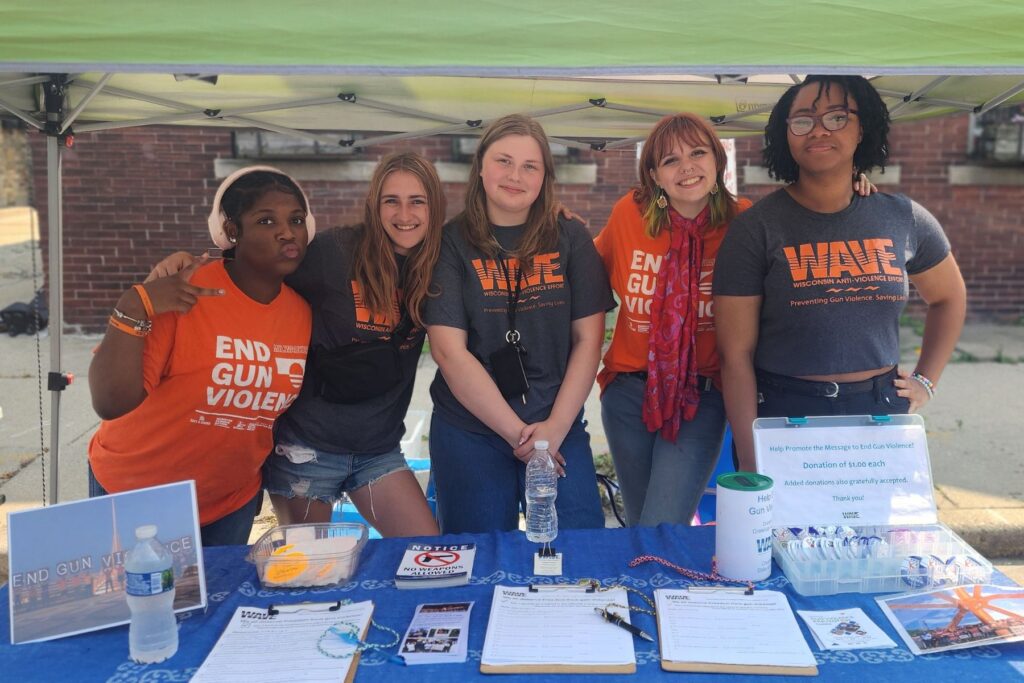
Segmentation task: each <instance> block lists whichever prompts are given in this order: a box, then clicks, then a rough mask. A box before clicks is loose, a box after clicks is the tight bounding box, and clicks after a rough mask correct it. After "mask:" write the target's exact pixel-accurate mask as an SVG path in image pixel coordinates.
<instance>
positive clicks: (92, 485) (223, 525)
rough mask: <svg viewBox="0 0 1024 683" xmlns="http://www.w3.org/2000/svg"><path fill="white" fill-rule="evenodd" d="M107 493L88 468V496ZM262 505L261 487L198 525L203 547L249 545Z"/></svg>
mask: <svg viewBox="0 0 1024 683" xmlns="http://www.w3.org/2000/svg"><path fill="white" fill-rule="evenodd" d="M105 495H107V490H106V489H104V488H103V486H102V485H101V484H100V483H99V482H98V481H97V480H96V476H95V475H94V474H93V473H92V468H91V467H90V468H89V497H90V498H96V497H97V496H105ZM262 507H263V489H260V490H259V491H257V492H256V495H255V496H253V498H252V500H250V501H249V502H248V503H246V504H245V505H243V506H242V507H240V508H238V509H237V510H235V511H234V512H231V513H229V514H227V515H224V516H223V517H221V518H220V519H218V520H215V521H213V522H210V523H209V524H206V525H204V526H201V527H199V536H200V538H201V539H202V542H203V547H204V548H209V547H210V546H214V545H249V535H250V534H251V533H252V523H253V521H254V520H255V519H256V515H258V514H259V513H260V508H262Z"/></svg>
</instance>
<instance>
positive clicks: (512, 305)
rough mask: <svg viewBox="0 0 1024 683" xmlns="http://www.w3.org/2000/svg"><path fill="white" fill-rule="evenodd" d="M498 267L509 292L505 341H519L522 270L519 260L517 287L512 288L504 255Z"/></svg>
mask: <svg viewBox="0 0 1024 683" xmlns="http://www.w3.org/2000/svg"><path fill="white" fill-rule="evenodd" d="M498 267H499V268H501V274H502V275H504V276H505V291H506V292H507V293H508V304H507V307H506V311H507V312H508V333H506V334H505V341H507V342H508V343H509V344H518V343H519V339H520V337H519V330H517V329H516V308H518V306H519V293H520V292H521V291H522V282H523V280H522V270H521V269H520V268H519V264H518V262H517V263H516V287H515V290H514V291H513V289H512V278H510V277H509V274H508V264H507V263H506V262H505V259H504V257H502V258H499V259H498Z"/></svg>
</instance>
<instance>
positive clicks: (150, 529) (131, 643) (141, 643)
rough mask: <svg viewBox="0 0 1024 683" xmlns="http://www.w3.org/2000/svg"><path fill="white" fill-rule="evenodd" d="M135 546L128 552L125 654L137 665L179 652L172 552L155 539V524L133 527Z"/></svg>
mask: <svg viewBox="0 0 1024 683" xmlns="http://www.w3.org/2000/svg"><path fill="white" fill-rule="evenodd" d="M135 539H136V542H135V547H134V548H132V549H131V550H130V551H129V552H128V557H127V558H126V559H125V562H124V568H125V574H126V577H127V581H128V583H127V593H128V609H129V610H131V613H132V621H131V625H130V626H129V627H128V653H129V655H130V656H131V658H132V659H133V660H135V661H136V662H138V663H139V664H154V663H156V662H162V661H164V660H165V659H167V658H168V657H170V656H171V655H173V654H174V653H175V652H177V651H178V620H177V619H176V618H175V616H174V568H173V564H174V562H173V560H172V558H171V554H170V553H169V552H167V548H165V547H164V546H163V545H162V544H161V543H160V541H158V540H156V526H155V525H153V524H147V525H145V526H140V527H138V528H136V529H135Z"/></svg>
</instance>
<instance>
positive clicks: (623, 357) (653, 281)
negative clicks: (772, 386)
mask: <svg viewBox="0 0 1024 683" xmlns="http://www.w3.org/2000/svg"><path fill="white" fill-rule="evenodd" d="M750 205H751V204H750V202H749V201H748V200H746V199H741V200H740V211H746V210H747V209H749V208H750ZM726 228H727V226H722V227H719V228H717V229H715V230H712V231H710V232H708V233H707V234H706V235H705V236H704V259H703V262H702V263H701V268H700V299H699V301H698V303H697V333H696V334H697V348H696V353H697V372H698V374H700V375H702V376H704V377H710V378H711V379H712V380H714V382H715V385H716V386H720V385H721V366H720V363H719V360H718V349H717V348H716V344H717V340H716V338H715V317H714V312H713V310H712V309H713V301H712V297H711V277H712V274H713V273H714V270H715V259H716V257H717V256H718V248H719V247H720V246H721V244H722V238H723V237H725V231H726ZM670 242H671V236H670V233H669V231H668V230H662V231H661V233H660V234H659V235H658V236H657V237H655V238H653V239H652V238H650V237H648V236H647V233H646V232H645V231H644V218H643V215H642V214H641V213H640V207H638V206H637V204H636V202H635V201H634V200H633V192H632V191H630V192H629V193H627V194H626V195H625V196H624V197H622V198H621V199H619V201H618V202H616V203H615V206H614V207H613V208H612V213H611V216H609V217H608V224H607V225H605V227H604V229H603V230H602V231H601V233H600V234H599V235H598V236H597V237H596V238H595V239H594V244H596V245H597V251H598V253H600V254H601V258H602V260H604V266H605V269H607V271H608V279H609V280H610V281H611V285H612V290H614V292H615V294H616V296H618V298H619V302H620V305H619V314H618V319H617V320H616V322H615V332H614V334H613V335H612V342H611V344H610V345H609V347H608V351H607V352H606V353H605V355H604V366H603V367H602V368H601V372H599V373H598V375H597V382H598V384H599V385H600V386H601V391H604V389H605V387H607V386H608V383H609V382H611V381H612V379H614V378H615V375H616V374H617V373H620V372H639V371H646V370H647V354H648V342H649V337H650V331H651V302H652V301H653V300H654V292H655V289H656V286H657V277H658V270H659V269H660V268H661V263H662V261H663V259H664V257H665V254H666V253H667V252H668V248H669V244H670Z"/></svg>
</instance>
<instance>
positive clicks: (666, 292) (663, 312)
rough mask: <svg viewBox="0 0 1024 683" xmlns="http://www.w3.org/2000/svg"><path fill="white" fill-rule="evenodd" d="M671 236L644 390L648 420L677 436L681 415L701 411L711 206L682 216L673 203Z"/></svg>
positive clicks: (668, 435)
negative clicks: (702, 303)
mask: <svg viewBox="0 0 1024 683" xmlns="http://www.w3.org/2000/svg"><path fill="white" fill-rule="evenodd" d="M668 216H669V222H670V225H671V227H672V235H671V237H672V241H671V245H670V246H669V249H668V253H667V254H665V258H664V259H663V260H662V262H661V268H660V269H658V283H657V286H656V289H655V292H654V300H653V301H652V302H651V332H650V337H649V342H648V347H647V387H646V389H645V390H644V408H643V418H644V424H645V425H647V429H648V430H649V431H652V432H655V431H659V430H660V432H661V436H662V438H664V439H665V440H666V441H671V442H674V441H675V440H676V436H677V435H678V434H679V425H680V419H683V420H692V419H693V416H694V415H695V414H696V413H697V404H698V402H699V401H700V391H699V389H698V388H697V353H696V351H695V349H696V344H697V334H696V333H697V302H698V300H699V298H700V292H699V291H698V289H699V288H698V285H699V283H700V268H701V261H702V260H703V257H704V241H703V239H702V238H701V235H702V233H703V231H704V229H705V228H706V227H707V225H708V222H709V220H710V216H711V208H710V207H707V206H706V207H704V210H703V211H701V212H700V213H699V214H698V215H697V217H696V218H694V219H692V220H691V219H689V218H683V217H682V216H680V215H679V213H678V212H677V211H676V210H675V209H673V208H672V207H671V206H670V207H669V208H668Z"/></svg>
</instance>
